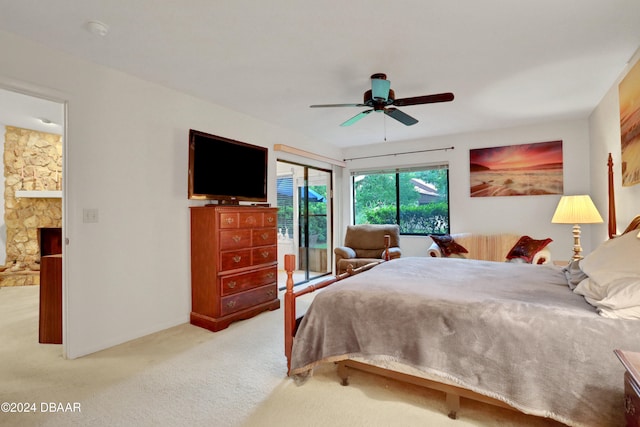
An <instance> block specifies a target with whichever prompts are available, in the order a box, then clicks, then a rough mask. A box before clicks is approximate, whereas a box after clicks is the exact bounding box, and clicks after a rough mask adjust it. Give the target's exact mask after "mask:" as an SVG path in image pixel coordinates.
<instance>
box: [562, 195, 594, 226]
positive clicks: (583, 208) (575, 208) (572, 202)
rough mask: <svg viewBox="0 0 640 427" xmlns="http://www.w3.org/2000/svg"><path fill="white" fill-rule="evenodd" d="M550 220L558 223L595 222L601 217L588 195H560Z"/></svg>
mask: <svg viewBox="0 0 640 427" xmlns="http://www.w3.org/2000/svg"><path fill="white" fill-rule="evenodd" d="M551 222H553V223H558V224H595V223H599V222H602V217H601V216H600V213H599V212H598V209H596V206H595V205H594V204H593V201H592V200H591V197H589V196H588V195H586V194H585V195H579V196H562V197H561V198H560V202H558V207H557V208H556V212H555V213H554V214H553V218H551Z"/></svg>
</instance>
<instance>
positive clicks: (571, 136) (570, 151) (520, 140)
mask: <svg viewBox="0 0 640 427" xmlns="http://www.w3.org/2000/svg"><path fill="white" fill-rule="evenodd" d="M553 140H562V141H563V144H562V145H563V147H562V148H563V157H564V193H565V194H586V193H589V192H590V181H589V168H588V165H589V134H588V123H587V120H571V121H559V122H551V123H542V124H537V125H532V126H526V127H518V128H511V129H500V130H493V131H487V132H480V133H474V134H460V135H452V136H444V137H437V138H431V139H428V140H424V141H414V142H407V143H394V142H386V143H384V144H376V145H372V146H368V147H358V148H353V149H348V150H345V154H344V155H345V158H347V159H348V158H354V157H360V156H371V155H378V154H383V153H399V152H411V151H418V150H428V149H434V148H444V147H452V146H453V147H455V148H454V149H453V150H447V151H432V152H426V153H420V154H410V155H398V156H388V157H379V158H373V159H368V160H354V161H350V162H348V168H349V169H353V170H357V169H370V168H375V167H378V166H389V165H391V166H408V165H420V164H430V163H439V162H448V163H449V197H450V224H451V232H452V233H460V232H484V233H500V232H513V233H518V234H527V235H529V236H531V237H533V238H535V239H542V238H546V237H551V238H552V239H553V243H551V244H550V246H549V249H550V250H551V251H552V254H553V257H554V259H558V260H567V259H569V258H570V257H571V255H572V254H573V252H572V247H573V237H572V234H571V228H572V226H571V225H565V224H551V217H552V216H553V213H554V211H555V208H556V206H557V204H558V200H560V195H548V196H512V197H473V198H472V197H470V196H469V180H470V175H469V150H470V149H472V148H485V147H496V146H504V145H512V144H527V143H535V142H545V141H553ZM603 167H604V168H606V166H603ZM605 171H606V170H605ZM348 188H349V183H348V179H347V180H344V182H343V187H342V189H343V191H344V192H345V194H344V199H343V201H344V204H343V205H344V206H345V208H344V210H343V211H342V212H341V215H342V218H343V220H344V221H346V222H347V223H349V220H350V218H349V215H350V212H349V209H350V203H349V202H348V200H349V199H348V197H349V189H348ZM597 207H598V209H599V210H600V212H601V213H603V214H604V213H605V212H606V205H598V206H597ZM582 231H583V233H582V246H583V249H585V251H589V250H590V249H591V247H592V242H591V233H590V227H589V226H583V229H582ZM430 244H431V239H430V238H428V237H417V236H403V237H402V238H401V246H402V251H403V254H406V255H415V256H426V250H427V248H428V247H429V245H430Z"/></svg>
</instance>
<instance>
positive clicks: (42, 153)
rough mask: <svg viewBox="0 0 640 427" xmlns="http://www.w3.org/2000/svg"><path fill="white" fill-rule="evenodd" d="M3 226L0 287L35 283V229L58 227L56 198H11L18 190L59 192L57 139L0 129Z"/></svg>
mask: <svg viewBox="0 0 640 427" xmlns="http://www.w3.org/2000/svg"><path fill="white" fill-rule="evenodd" d="M4 177H5V188H4V205H5V206H4V209H5V214H4V222H5V224H6V230H7V248H6V251H7V259H6V262H5V265H4V266H3V267H2V268H1V269H2V270H3V271H2V272H0V286H23V285H37V284H39V283H40V277H39V272H40V247H39V244H38V230H39V228H42V227H62V199H61V198H60V197H59V196H57V197H53V198H52V197H48V196H47V193H45V194H44V195H45V196H46V197H16V192H17V191H21V190H39V191H55V190H61V189H62V136H61V135H56V134H50V133H44V132H39V131H34V130H30V129H22V128H18V127H13V126H5V139H4Z"/></svg>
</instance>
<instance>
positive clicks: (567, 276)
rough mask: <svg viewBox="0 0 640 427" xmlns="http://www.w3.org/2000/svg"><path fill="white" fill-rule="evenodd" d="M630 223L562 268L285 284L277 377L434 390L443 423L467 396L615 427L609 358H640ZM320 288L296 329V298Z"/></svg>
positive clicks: (618, 374)
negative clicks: (330, 367) (324, 369)
mask: <svg viewBox="0 0 640 427" xmlns="http://www.w3.org/2000/svg"><path fill="white" fill-rule="evenodd" d="M638 218H639V217H637V218H636V219H634V221H633V222H632V224H631V225H630V226H629V227H628V228H627V229H626V230H625V233H624V234H623V235H621V236H613V237H614V238H612V239H610V240H608V241H607V242H605V243H603V244H602V245H601V246H600V247H598V248H597V249H596V250H594V251H593V252H592V253H591V254H589V255H588V256H587V257H585V259H584V260H582V261H581V262H580V263H572V264H571V265H570V266H568V267H564V268H563V267H558V266H553V265H542V266H541V265H531V264H522V263H517V264H512V263H497V262H490V261H478V260H461V259H448V258H427V257H406V258H399V259H395V260H391V261H386V262H382V263H380V264H376V265H369V266H365V267H362V268H360V269H357V270H352V271H348V272H347V273H345V274H343V275H341V276H338V277H336V278H333V279H330V280H327V281H324V282H321V283H319V284H317V285H314V286H310V287H307V288H305V289H303V290H301V291H296V292H294V291H293V281H292V280H288V281H287V291H286V293H285V304H284V306H285V353H286V355H287V360H288V373H289V375H290V376H292V377H293V378H295V379H296V381H297V382H299V383H304V381H306V380H308V378H309V377H310V376H311V375H312V372H313V369H314V367H315V366H317V365H319V364H321V363H337V364H338V374H339V376H340V377H341V378H342V380H343V383H345V384H346V383H347V381H348V373H349V370H350V369H354V368H355V369H362V370H366V371H370V372H374V373H376V374H380V375H385V376H390V377H393V378H397V379H400V380H403V381H407V382H411V383H414V384H419V385H424V386H427V387H430V388H435V389H437V390H442V391H443V392H445V393H446V400H447V404H448V412H449V416H450V417H451V418H455V417H456V413H457V411H458V410H459V406H460V397H467V398H472V399H475V400H480V401H483V402H486V403H490V404H495V405H500V406H506V407H510V408H513V409H516V410H519V411H522V412H524V413H528V414H532V415H537V416H541V417H547V418H551V419H554V420H557V421H559V422H562V423H564V424H567V425H571V426H608V425H611V426H618V425H623V418H624V408H623V395H624V391H623V381H622V376H623V372H624V368H623V367H622V365H620V364H619V362H618V361H617V359H616V358H615V356H614V354H613V350H614V349H617V348H621V349H624V350H629V351H640V329H639V328H638V326H639V325H640V323H638V318H640V309H639V307H640V297H635V296H634V295H635V294H637V295H639V296H640V272H639V271H638V270H639V268H638V266H637V265H636V264H637V262H634V260H635V258H637V254H638V253H640V238H638V237H637V235H640V233H638V231H635V230H637V229H638V228H640V227H639V225H638V223H639V222H640V221H639V220H638ZM634 257H635V258H634ZM285 264H286V268H287V270H292V269H293V265H294V260H293V256H292V255H287V256H285ZM288 274H289V277H291V274H290V271H288ZM329 285H331V286H329ZM321 288H325V289H323V291H322V292H320V293H318V294H317V295H316V296H315V298H314V300H313V303H312V304H311V305H310V307H309V309H308V310H307V312H306V314H305V315H304V317H303V318H302V320H299V321H298V322H299V323H297V322H296V316H295V299H296V298H297V297H299V296H302V295H304V294H307V293H309V292H313V291H315V290H318V289H321ZM634 288H637V292H636V293H633V292H630V291H633V290H635V289H634ZM636 299H638V301H636Z"/></svg>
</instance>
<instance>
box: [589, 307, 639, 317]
mask: <svg viewBox="0 0 640 427" xmlns="http://www.w3.org/2000/svg"><path fill="white" fill-rule="evenodd" d="M598 314H600V315H601V316H602V317H608V318H611V319H640V307H637V306H636V307H629V308H620V309H618V310H611V309H608V308H599V309H598Z"/></svg>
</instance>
